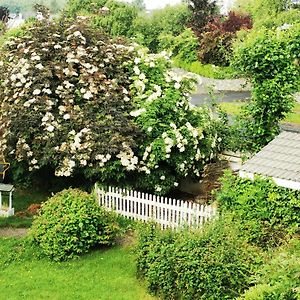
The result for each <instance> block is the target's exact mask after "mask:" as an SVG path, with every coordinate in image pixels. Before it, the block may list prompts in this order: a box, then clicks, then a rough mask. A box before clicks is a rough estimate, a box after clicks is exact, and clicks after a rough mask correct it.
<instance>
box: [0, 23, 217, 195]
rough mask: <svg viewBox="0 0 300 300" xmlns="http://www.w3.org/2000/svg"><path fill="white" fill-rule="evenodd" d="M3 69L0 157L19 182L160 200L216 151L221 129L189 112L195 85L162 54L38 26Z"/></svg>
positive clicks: (82, 27) (83, 30)
mask: <svg viewBox="0 0 300 300" xmlns="http://www.w3.org/2000/svg"><path fill="white" fill-rule="evenodd" d="M49 49H51V51H50V50H49ZM0 64H1V65H0V69H1V72H0V80H1V82H2V84H1V86H0V95H1V96H0V103H1V114H0V132H1V133H2V137H1V139H0V148H1V149H2V150H3V152H4V155H5V157H6V158H7V160H9V161H11V162H15V164H16V166H15V169H16V170H18V174H24V173H27V175H28V171H29V172H30V174H38V175H39V174H42V175H43V177H46V178H48V177H49V175H52V174H55V175H56V176H58V177H71V176H74V177H75V176H79V175H80V176H84V178H85V179H88V180H93V181H94V180H99V181H101V182H105V183H109V184H114V183H115V184H130V185H133V186H135V187H136V186H137V187H139V188H143V189H146V190H150V191H156V192H157V193H167V192H168V191H170V190H171V189H174V188H175V187H176V186H177V185H178V181H179V180H181V179H183V178H185V177H186V176H188V175H191V176H194V177H196V178H199V177H200V175H201V171H202V170H203V167H204V165H205V164H206V163H207V162H209V161H210V160H212V159H214V158H215V157H216V155H217V154H218V152H219V151H220V150H221V147H222V144H221V141H222V136H220V135H219V133H218V128H219V126H221V124H222V123H221V120H219V119H218V118H216V117H215V116H214V115H213V114H211V111H210V110H208V109H206V108H194V107H192V106H191V105H190V102H189V93H190V92H191V90H192V89H193V87H194V82H195V80H194V79H192V78H189V77H182V76H179V75H177V74H176V73H174V72H172V71H171V64H170V58H169V56H168V55H167V53H166V52H162V53H160V54H157V55H150V54H148V53H147V51H146V50H144V49H139V48H138V47H134V46H132V45H124V43H123V41H121V40H117V41H113V40H111V39H109V38H108V37H107V36H104V35H103V34H102V33H101V32H99V31H97V30H95V29H94V28H91V27H90V26H89V25H88V22H87V21H86V20H85V19H83V20H82V19H78V20H77V21H74V22H67V21H64V20H60V21H59V23H55V22H50V21H43V22H38V23H37V24H36V25H35V26H34V27H32V28H30V29H29V30H27V31H26V34H25V35H24V36H21V37H18V38H16V39H12V40H10V41H9V42H8V43H7V44H6V46H5V48H4V49H2V52H1V63H0ZM22 171H24V172H22ZM28 177H29V176H26V177H23V178H28ZM41 177H42V176H41Z"/></svg>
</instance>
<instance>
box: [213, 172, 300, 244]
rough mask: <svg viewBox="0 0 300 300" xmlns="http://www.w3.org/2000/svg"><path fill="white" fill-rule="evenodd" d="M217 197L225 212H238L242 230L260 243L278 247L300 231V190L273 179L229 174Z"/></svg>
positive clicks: (250, 239)
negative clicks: (287, 237) (277, 182)
mask: <svg viewBox="0 0 300 300" xmlns="http://www.w3.org/2000/svg"><path fill="white" fill-rule="evenodd" d="M217 199H218V201H219V203H220V207H221V210H222V211H230V212H234V214H235V215H236V217H237V219H238V220H239V219H240V220H241V228H240V229H241V231H242V232H243V234H244V235H245V237H246V238H247V239H248V241H249V242H251V243H254V244H256V245H258V246H261V247H268V246H277V245H279V244H280V243H282V241H283V240H284V239H285V237H286V236H287V235H290V234H295V233H299V232H300V231H299V230H300V228H299V224H300V192H299V191H294V190H291V189H287V188H282V187H279V186H277V185H276V184H275V183H274V182H273V181H272V180H269V179H262V178H256V179H255V180H254V181H252V180H250V179H243V178H240V177H236V176H233V175H232V174H227V175H226V176H225V177H224V178H223V182H222V189H221V190H220V191H219V192H218V194H217Z"/></svg>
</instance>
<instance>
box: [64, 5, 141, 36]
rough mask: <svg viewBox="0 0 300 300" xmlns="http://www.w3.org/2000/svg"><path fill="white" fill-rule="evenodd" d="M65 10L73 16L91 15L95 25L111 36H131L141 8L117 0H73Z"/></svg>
mask: <svg viewBox="0 0 300 300" xmlns="http://www.w3.org/2000/svg"><path fill="white" fill-rule="evenodd" d="M64 12H65V13H66V14H67V15H68V16H70V17H73V18H76V16H78V15H89V17H90V18H91V23H92V24H93V26H94V27H95V28H96V29H97V30H99V29H100V30H102V31H103V32H104V33H106V34H108V35H110V36H114V37H119V36H125V37H130V36H131V34H132V30H131V28H132V25H133V22H134V20H135V19H136V17H137V15H138V12H139V9H138V8H137V7H136V6H134V5H131V4H128V3H124V2H121V1H115V0H97V1H92V0H85V1H78V0H71V1H69V2H68V5H67V6H66V8H65V11H64Z"/></svg>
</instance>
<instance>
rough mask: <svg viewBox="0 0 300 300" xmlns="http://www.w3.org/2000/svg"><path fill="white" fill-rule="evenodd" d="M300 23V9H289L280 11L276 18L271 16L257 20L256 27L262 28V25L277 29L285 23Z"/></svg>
mask: <svg viewBox="0 0 300 300" xmlns="http://www.w3.org/2000/svg"><path fill="white" fill-rule="evenodd" d="M297 23H300V10H299V9H289V10H287V11H283V12H281V13H279V14H278V15H277V16H276V18H274V16H269V17H266V18H264V19H263V20H260V21H258V22H256V24H255V28H261V27H262V26H264V27H266V28H269V29H276V28H277V27H280V26H282V25H284V24H297Z"/></svg>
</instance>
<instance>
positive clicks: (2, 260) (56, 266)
mask: <svg viewBox="0 0 300 300" xmlns="http://www.w3.org/2000/svg"><path fill="white" fill-rule="evenodd" d="M0 253H1V255H0V287H1V299H6V300H15V299H34V300H40V299H51V300H56V299H57V300H61V299H63V300H75V299H76V300H77V299H78V300H79V299H82V300H89V299H91V300H92V299H93V300H96V299H97V300H98V299H99V300H150V299H156V298H153V297H151V296H149V295H148V294H147V292H146V288H145V287H144V286H143V285H142V283H140V282H139V281H138V280H137V279H136V277H135V264H134V259H133V255H132V254H131V250H130V249H129V248H125V247H120V246H119V247H114V248H112V249H108V250H97V251H94V252H92V253H90V254H87V255H85V256H83V257H81V258H79V259H77V260H72V261H68V262H61V263H54V262H51V261H49V260H47V259H44V258H42V259H39V258H38V257H37V256H36V254H35V250H34V249H31V248H30V247H29V246H28V245H27V246H24V245H23V242H22V240H17V239H12V238H10V239H5V238H0Z"/></svg>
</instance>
